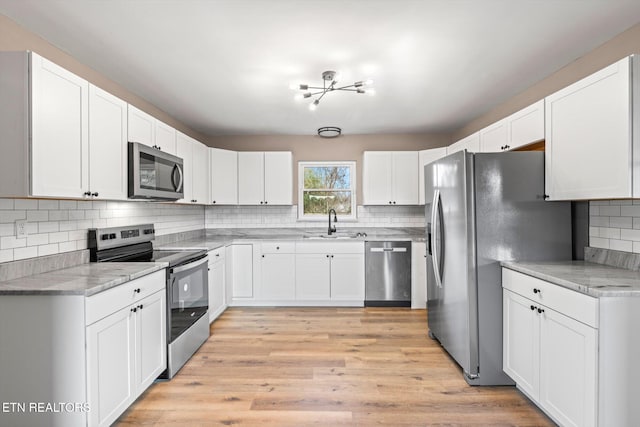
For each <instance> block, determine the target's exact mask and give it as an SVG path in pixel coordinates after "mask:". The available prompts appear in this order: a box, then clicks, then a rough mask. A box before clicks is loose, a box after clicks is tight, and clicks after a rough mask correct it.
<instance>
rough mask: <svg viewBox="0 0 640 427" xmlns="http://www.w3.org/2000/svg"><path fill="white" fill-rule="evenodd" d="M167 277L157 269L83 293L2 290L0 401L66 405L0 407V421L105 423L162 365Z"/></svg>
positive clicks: (28, 425) (73, 425)
mask: <svg viewBox="0 0 640 427" xmlns="http://www.w3.org/2000/svg"><path fill="white" fill-rule="evenodd" d="M165 280H166V279H165V271H164V270H160V271H157V272H154V273H151V274H149V275H146V276H143V277H140V278H137V279H135V280H132V281H129V282H127V283H124V284H122V285H119V286H116V287H114V288H111V289H108V290H106V291H103V292H100V293H98V294H95V295H92V296H89V297H85V296H84V295H47V294H44V295H24V294H18V295H0V337H2V343H1V345H0V347H1V349H0V378H1V379H2V380H1V382H2V386H0V402H46V403H50V404H52V405H58V407H59V409H60V407H61V405H64V407H61V408H62V410H58V411H54V412H51V411H48V412H38V411H29V412H23V413H21V412H14V413H3V414H2V415H0V425H2V426H5V425H7V426H12V427H22V426H25V427H39V426H47V427H52V426H53V427H86V426H91V427H92V426H109V425H111V424H112V423H113V422H114V421H115V420H116V419H117V418H118V417H119V416H120V415H122V413H123V412H124V411H125V410H126V409H127V408H128V407H129V406H130V405H131V404H132V403H133V402H134V401H135V400H136V398H138V396H140V395H141V394H142V393H143V392H144V391H145V389H147V388H148V387H149V386H150V385H151V383H152V382H153V381H154V380H155V379H156V378H157V377H158V375H160V374H161V373H162V371H164V370H165V368H166V363H167V353H166V336H167V330H166V285H165ZM24 313H29V316H28V318H24V316H23V315H24ZM20 316H23V317H22V318H23V320H22V321H21V322H20V328H16V327H15V319H17V318H21V317H20ZM25 337H29V339H25ZM6 384H11V386H10V387H5V386H4V385H6ZM67 404H68V405H74V406H73V410H72V411H71V410H66V408H68V407H69V406H67Z"/></svg>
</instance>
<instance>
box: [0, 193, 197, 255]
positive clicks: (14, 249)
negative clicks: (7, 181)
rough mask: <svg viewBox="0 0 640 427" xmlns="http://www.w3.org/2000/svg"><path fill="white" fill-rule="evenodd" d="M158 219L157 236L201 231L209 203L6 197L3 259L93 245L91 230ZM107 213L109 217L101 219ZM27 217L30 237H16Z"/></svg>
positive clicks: (1, 206) (1, 216) (1, 219)
mask: <svg viewBox="0 0 640 427" xmlns="http://www.w3.org/2000/svg"><path fill="white" fill-rule="evenodd" d="M115 210H117V211H119V213H118V215H119V217H118V218H117V220H118V221H117V224H116V225H130V224H139V223H153V224H155V225H156V234H157V235H163V234H171V233H177V232H183V231H192V230H200V229H202V228H203V226H204V223H205V220H204V218H205V215H204V207H203V206H189V205H170V204H158V203H153V202H128V201H122V202H106V201H91V200H86V201H82V200H81V201H73V200H49V199H44V200H31V199H3V198H0V262H7V261H14V260H17V259H24V258H31V257H36V256H42V255H44V254H55V253H60V252H69V251H75V250H80V249H86V248H87V229H89V228H92V227H108V226H110V225H112V224H110V223H109V222H108V221H107V219H105V218H106V217H108V218H113V217H114V214H113V211H115ZM101 213H102V214H103V215H104V216H103V217H101ZM17 219H26V220H27V225H26V230H27V237H26V238H23V239H16V237H15V221H16V220H17Z"/></svg>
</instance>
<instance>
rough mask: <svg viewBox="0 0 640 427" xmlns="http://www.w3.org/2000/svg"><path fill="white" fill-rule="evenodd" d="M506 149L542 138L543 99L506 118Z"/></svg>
mask: <svg viewBox="0 0 640 427" xmlns="http://www.w3.org/2000/svg"><path fill="white" fill-rule="evenodd" d="M507 124H508V135H507V140H508V143H507V145H508V146H507V149H508V150H513V149H516V148H518V147H522V146H524V145H527V144H531V143H533V142H537V141H542V140H543V139H544V99H541V100H540V101H538V102H536V103H535V104H532V105H530V106H528V107H526V108H523V109H522V110H520V111H518V112H517V113H514V114H512V115H510V116H509V117H508V118H507Z"/></svg>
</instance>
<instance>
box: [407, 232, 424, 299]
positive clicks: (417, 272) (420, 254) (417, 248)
mask: <svg viewBox="0 0 640 427" xmlns="http://www.w3.org/2000/svg"><path fill="white" fill-rule="evenodd" d="M411 308H418V309H426V308H427V244H426V243H425V242H411Z"/></svg>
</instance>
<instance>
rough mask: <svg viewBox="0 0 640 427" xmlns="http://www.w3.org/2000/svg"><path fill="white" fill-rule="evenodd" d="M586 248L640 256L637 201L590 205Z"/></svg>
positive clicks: (603, 202) (639, 225)
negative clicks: (587, 245) (587, 244)
mask: <svg viewBox="0 0 640 427" xmlns="http://www.w3.org/2000/svg"><path fill="white" fill-rule="evenodd" d="M589 246H592V247H594V248H604V249H614V250H617V251H624V252H635V253H640V200H601V201H591V202H589Z"/></svg>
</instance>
